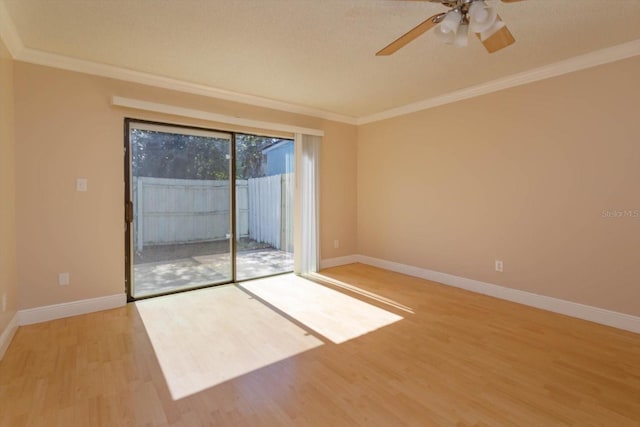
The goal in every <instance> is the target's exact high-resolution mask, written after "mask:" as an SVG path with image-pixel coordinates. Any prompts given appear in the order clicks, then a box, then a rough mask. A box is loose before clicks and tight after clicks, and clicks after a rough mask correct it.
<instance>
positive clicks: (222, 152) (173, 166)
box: [130, 129, 281, 180]
mask: <svg viewBox="0 0 640 427" xmlns="http://www.w3.org/2000/svg"><path fill="white" fill-rule="evenodd" d="M279 141H281V140H280V139H278V138H268V137H264V136H257V135H247V134H236V156H235V157H236V177H237V179H248V178H258V177H261V176H264V154H263V152H262V150H264V149H265V148H267V147H269V146H270V145H272V144H275V143H277V142H279ZM130 142H131V157H132V158H131V163H132V166H133V174H134V175H135V176H146V177H155V178H173V179H214V180H224V179H229V173H230V170H229V156H230V154H231V153H230V152H229V150H230V144H229V141H228V140H226V139H217V138H211V137H204V136H194V135H180V134H174V133H165V132H157V131H149V130H142V129H132V130H131V139H130Z"/></svg>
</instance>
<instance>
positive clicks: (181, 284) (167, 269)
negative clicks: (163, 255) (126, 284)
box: [133, 248, 293, 298]
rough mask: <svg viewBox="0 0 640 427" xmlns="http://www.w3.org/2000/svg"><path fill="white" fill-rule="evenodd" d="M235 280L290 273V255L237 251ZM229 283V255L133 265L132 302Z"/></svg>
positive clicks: (209, 255) (197, 256) (284, 253)
mask: <svg viewBox="0 0 640 427" xmlns="http://www.w3.org/2000/svg"><path fill="white" fill-rule="evenodd" d="M236 269H237V272H236V277H237V279H238V280H244V279H249V278H257V277H263V276H268V275H272V274H277V273H285V272H289V271H293V253H291V252H285V251H281V250H277V249H273V248H260V249H253V250H247V251H239V252H238V253H237V257H236ZM230 280H231V262H230V255H229V253H219V254H202V255H194V256H190V257H185V258H180V259H170V260H165V261H156V262H143V263H139V262H138V263H136V264H135V265H134V267H133V295H134V297H135V298H140V297H145V296H150V295H155V294H160V293H166V292H171V291H176V290H180V289H190V288H197V287H200V286H204V285H210V284H216V283H225V282H229V281H230Z"/></svg>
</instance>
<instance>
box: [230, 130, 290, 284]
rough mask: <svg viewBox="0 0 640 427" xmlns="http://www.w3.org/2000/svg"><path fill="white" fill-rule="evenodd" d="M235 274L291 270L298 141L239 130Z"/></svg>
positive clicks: (239, 277)
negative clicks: (295, 159) (240, 131)
mask: <svg viewBox="0 0 640 427" xmlns="http://www.w3.org/2000/svg"><path fill="white" fill-rule="evenodd" d="M235 141H236V150H235V154H236V186H235V188H236V201H237V204H238V210H237V212H238V215H237V218H238V219H237V222H236V233H235V235H236V248H237V249H236V279H237V280H247V279H253V278H256V277H264V276H269V275H272V274H279V273H284V272H288V271H293V197H294V186H293V183H294V176H293V175H294V151H293V147H294V143H293V140H290V139H280V138H268V137H264V136H258V135H247V134H236V138H235Z"/></svg>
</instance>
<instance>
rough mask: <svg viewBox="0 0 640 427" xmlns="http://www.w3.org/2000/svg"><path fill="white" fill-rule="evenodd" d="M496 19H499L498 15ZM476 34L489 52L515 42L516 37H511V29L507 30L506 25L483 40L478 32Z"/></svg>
mask: <svg viewBox="0 0 640 427" xmlns="http://www.w3.org/2000/svg"><path fill="white" fill-rule="evenodd" d="M498 19H500V16H498ZM476 35H477V36H478V38H479V39H480V41H481V42H482V44H483V45H484V47H485V49H487V52H489V53H493V52H497V51H499V50H500V49H504V48H505V47H507V46H510V45H512V44H514V43H515V42H516V39H515V38H514V37H513V34H511V31H509V29H508V28H507V26H506V25H505V26H503V27H502V28H500V29H499V30H498V31H496V32H495V33H493V34H492V35H491V36H490V37H488V38H487V39H485V40H482V38H481V37H480V34H478V33H476Z"/></svg>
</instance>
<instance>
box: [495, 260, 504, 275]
mask: <svg viewBox="0 0 640 427" xmlns="http://www.w3.org/2000/svg"><path fill="white" fill-rule="evenodd" d="M503 270H504V265H503V263H502V261H501V260H499V259H497V260H496V271H497V272H499V273H502V271H503Z"/></svg>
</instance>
